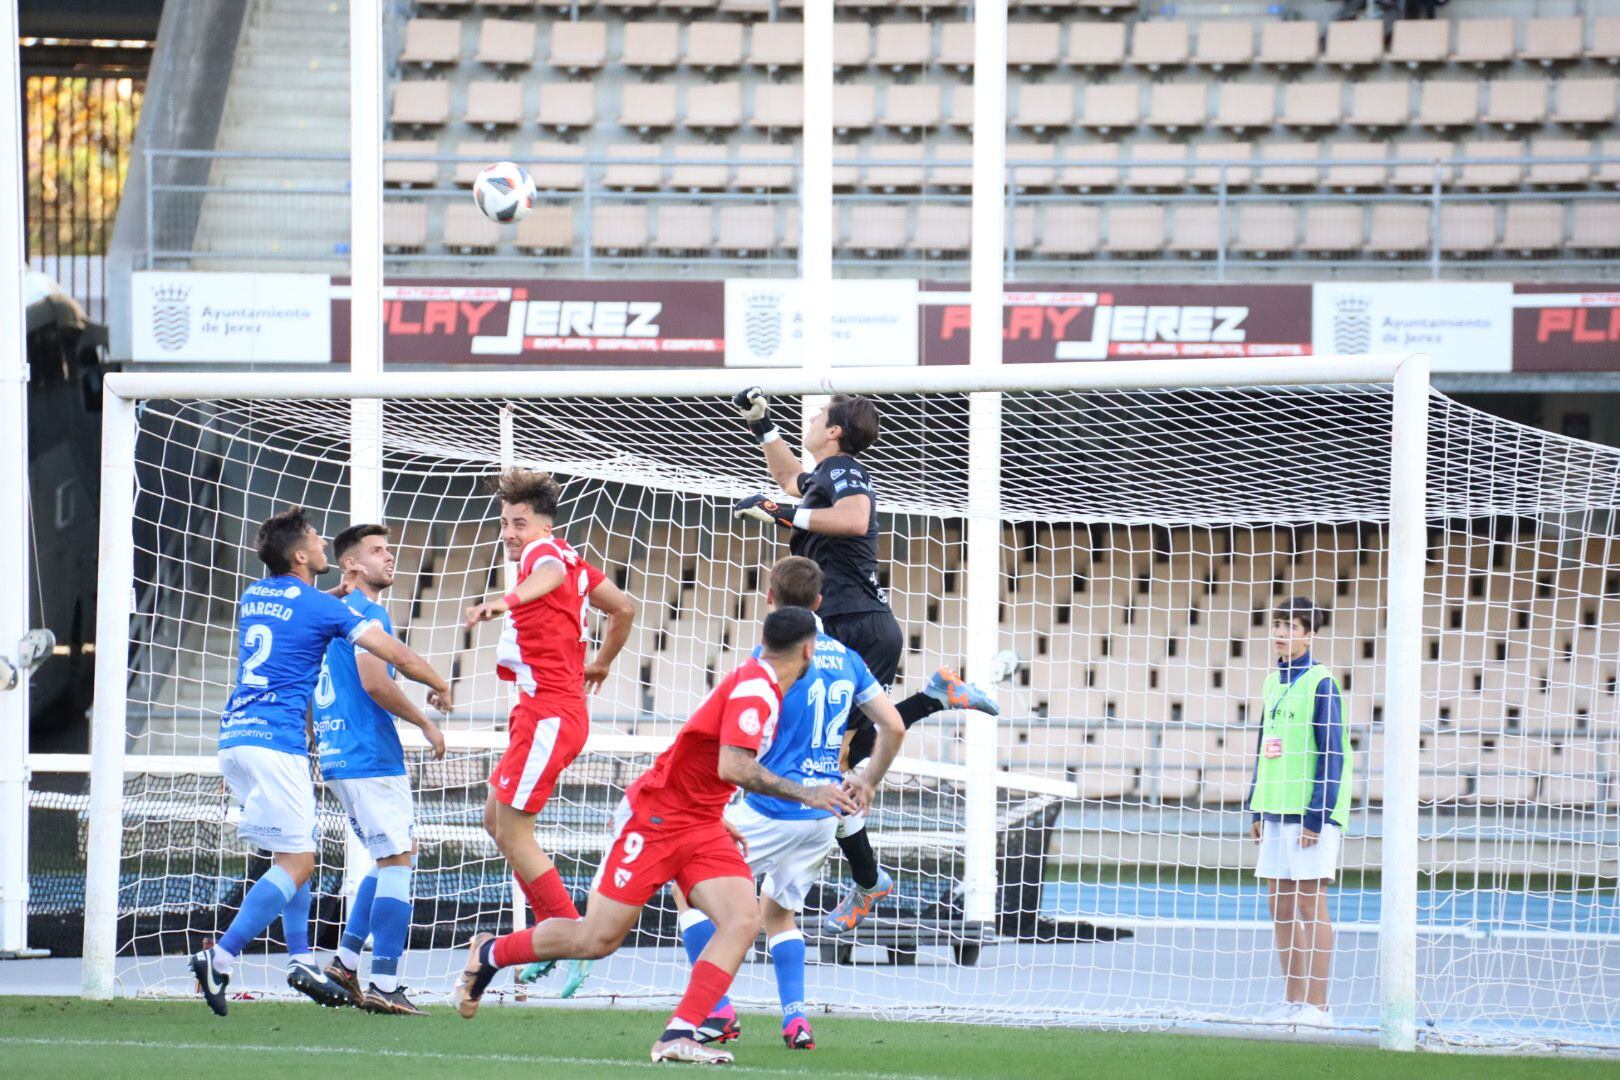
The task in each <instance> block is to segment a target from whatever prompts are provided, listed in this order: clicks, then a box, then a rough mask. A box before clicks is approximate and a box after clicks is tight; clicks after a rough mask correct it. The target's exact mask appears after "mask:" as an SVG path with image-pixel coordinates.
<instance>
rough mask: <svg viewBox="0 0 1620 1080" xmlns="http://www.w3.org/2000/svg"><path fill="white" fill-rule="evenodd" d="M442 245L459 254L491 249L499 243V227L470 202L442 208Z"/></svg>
mask: <svg viewBox="0 0 1620 1080" xmlns="http://www.w3.org/2000/svg"><path fill="white" fill-rule="evenodd" d="M443 241H444V246H445V247H446V248H448V249H449V250H451V251H454V252H457V253H459V254H463V255H468V254H472V253H473V252H477V251H493V250H494V249H495V248H497V247H499V246H500V243H501V227H500V226H499V225H497V224H496V223H495V222H493V221H491V220H490V219H489V218H487V217H485V216H484V213H483V211H481V210H479V209H478V207H476V206H474V205H473V204H472V203H470V202H453V203H451V204H450V205H449V206H447V207H445V208H444V236H443Z"/></svg>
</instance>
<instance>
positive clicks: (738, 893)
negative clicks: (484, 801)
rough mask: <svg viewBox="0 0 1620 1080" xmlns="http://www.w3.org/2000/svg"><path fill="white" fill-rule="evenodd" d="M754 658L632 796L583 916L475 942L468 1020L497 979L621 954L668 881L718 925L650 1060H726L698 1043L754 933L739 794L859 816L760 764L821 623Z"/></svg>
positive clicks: (781, 620)
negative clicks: (736, 826)
mask: <svg viewBox="0 0 1620 1080" xmlns="http://www.w3.org/2000/svg"><path fill="white" fill-rule="evenodd" d="M764 637H765V640H764V645H763V647H762V651H761V653H760V655H759V657H758V658H757V659H752V658H751V659H749V660H747V661H744V663H743V664H742V666H741V667H739V668H737V670H735V671H733V672H732V673H731V674H730V675H728V676H726V677H725V679H723V680H722V681H721V682H720V684H719V685H718V686H716V687H715V688H714V690H713V691H712V692H711V693H710V694H709V696H708V697H707V698H706V699H704V702H703V704H702V705H700V706H699V707H698V710H697V711H696V712H695V713H693V714H692V718H691V719H690V720H688V721H687V722H686V724H685V725H684V726H683V727H682V728H681V730H680V732H679V733H678V734H677V735H676V736H675V742H674V744H673V745H671V746H670V747H669V749H667V750H665V751H664V752H663V753H662V754H660V755H658V760H657V761H655V762H653V765H652V768H650V769H648V770H647V771H646V772H645V773H644V774H642V776H641V779H639V780H637V781H636V782H635V783H634V784H632V785H631V786H630V790H629V792H628V793H627V794H626V795H625V798H624V801H623V802H621V803H620V804H619V809H618V811H617V813H615V815H614V833H613V842H612V844H611V846H610V847H609V848H608V852H607V855H606V856H604V857H603V859H602V865H601V867H600V868H599V869H598V870H597V872H596V882H595V884H594V885H593V886H592V890H591V898H590V903H589V905H588V906H587V908H586V914H585V918H583V919H581V920H579V921H577V922H568V921H564V920H562V919H552V920H550V921H548V922H543V923H541V924H540V925H538V926H536V927H535V928H534V929H533V930H520V931H517V932H516V933H512V934H508V935H506V936H505V937H501V938H497V937H495V936H494V935H493V934H479V935H478V936H477V937H475V938H474V939H473V942H472V949H471V951H470V953H469V954H468V957H467V967H466V969H465V970H464V971H463V972H462V974H461V977H460V978H459V979H458V980H457V981H456V987H455V990H454V991H453V993H452V995H451V997H452V999H453V1000H454V1001H455V1003H456V1009H457V1011H458V1012H460V1013H461V1015H462V1016H465V1017H467V1018H469V1019H471V1018H472V1016H473V1015H474V1014H476V1013H477V1011H478V1001H479V998H480V997H482V996H483V993H484V990H485V989H486V988H487V987H488V986H489V983H490V980H491V979H493V978H494V977H495V973H496V971H498V970H499V969H500V968H503V967H509V966H511V965H513V964H522V963H529V962H532V961H535V960H545V959H556V958H565V957H566V958H573V957H579V958H587V959H595V958H598V957H603V956H607V955H608V954H609V953H611V952H613V950H614V949H617V948H618V947H619V943H620V942H621V941H623V940H624V937H625V935H626V934H628V933H629V932H630V931H631V929H632V928H633V927H634V926H635V925H636V920H637V919H638V918H639V917H640V915H641V908H642V906H643V905H645V904H646V903H647V901H648V900H650V899H652V897H653V896H654V895H655V894H656V893H657V892H658V890H660V889H662V888H663V887H664V886H665V885H667V884H668V883H670V882H671V881H673V882H675V883H676V884H677V885H678V886H680V889H681V891H682V892H683V893H685V894H686V896H687V898H688V900H689V901H690V902H691V904H692V906H693V907H695V908H697V909H698V910H700V911H702V912H703V913H704V914H705V915H707V916H708V917H709V918H710V920H712V921H713V923H714V925H715V932H714V936H713V937H712V938H711V939H710V940H709V944H708V945H707V946H706V947H705V948H704V950H703V953H702V955H701V956H700V957H699V958H698V960H697V962H696V963H695V964H693V965H692V977H691V981H690V982H689V983H688V984H687V988H686V994H685V996H683V997H682V998H681V1001H680V1004H679V1005H678V1006H676V1008H675V1014H674V1016H673V1017H671V1018H670V1021H669V1023H668V1024H667V1025H666V1027H665V1030H664V1033H663V1035H662V1036H661V1037H660V1038H659V1039H658V1041H657V1042H655V1043H654V1044H653V1047H652V1059H653V1060H654V1061H691V1062H701V1063H708V1064H719V1063H723V1062H728V1061H730V1060H731V1054H730V1053H728V1052H727V1051H725V1050H722V1049H720V1048H719V1047H718V1046H705V1045H703V1044H701V1043H699V1042H698V1041H697V1040H696V1039H695V1038H693V1036H694V1035H695V1034H696V1033H697V1029H698V1026H699V1025H700V1024H702V1023H703V1021H704V1020H706V1019H707V1018H708V1016H709V1014H710V1013H711V1012H712V1011H713V1010H714V1006H715V1003H716V1002H718V1001H719V1000H720V998H721V997H722V996H724V995H725V993H726V991H727V990H728V989H729V988H730V986H731V980H732V977H733V976H734V975H736V973H737V968H738V967H740V966H741V965H742V962H743V958H744V957H745V956H746V955H747V953H748V948H749V946H750V945H752V944H753V942H754V938H755V936H756V935H757V934H758V933H759V901H758V900H757V899H756V898H755V896H754V875H753V871H751V870H750V869H749V868H748V863H747V861H746V860H745V859H744V857H743V854H742V851H741V850H740V849H739V847H738V844H737V838H736V836H735V835H734V834H733V833H732V831H731V830H730V829H728V828H727V826H726V823H725V820H724V818H723V817H722V816H721V815H722V812H723V811H724V810H725V807H726V803H728V802H729V801H730V800H731V797H732V795H733V794H735V793H736V790H737V788H738V787H741V788H744V789H745V790H748V791H757V792H760V793H761V794H766V795H774V796H776V797H778V798H783V799H791V800H793V801H794V802H799V803H803V804H804V805H806V806H810V807H814V808H816V809H818V810H830V811H833V812H834V813H837V814H840V815H842V814H846V813H854V812H856V811H858V810H859V809H860V808H861V807H860V804H859V802H858V801H857V798H856V793H852V791H851V790H846V789H845V788H844V787H843V786H841V785H836V784H824V785H819V786H815V787H806V786H804V785H803V784H800V783H797V782H795V781H792V780H785V779H783V778H782V777H780V776H777V775H776V774H775V773H773V772H770V771H769V770H767V769H766V768H765V767H764V766H762V765H760V763H759V754H760V753H761V752H762V750H763V749H765V748H768V747H769V745H770V742H771V738H772V736H773V735H774V733H775V729H776V718H777V713H778V710H779V709H780V708H781V705H782V693H783V691H785V690H787V689H788V688H789V687H790V686H792V685H793V683H794V682H795V681H796V680H797V679H798V678H799V676H800V675H802V674H804V671H805V668H806V667H807V666H808V665H809V663H810V661H811V658H812V656H813V654H814V652H815V644H816V620H815V616H814V615H812V614H810V612H808V611H806V610H805V609H804V608H797V607H784V608H779V609H778V610H776V611H773V612H772V613H771V614H770V615H769V616H768V617H767V618H766V619H765V634H764Z"/></svg>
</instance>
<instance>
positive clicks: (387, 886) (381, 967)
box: [371, 866, 411, 991]
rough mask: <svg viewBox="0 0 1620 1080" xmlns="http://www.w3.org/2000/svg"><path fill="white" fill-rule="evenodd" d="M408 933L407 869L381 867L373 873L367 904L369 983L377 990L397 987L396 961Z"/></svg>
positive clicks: (409, 914) (397, 967)
mask: <svg viewBox="0 0 1620 1080" xmlns="http://www.w3.org/2000/svg"><path fill="white" fill-rule="evenodd" d="M410 933H411V868H410V867H408V866H384V867H382V868H381V869H379V870H378V871H377V896H376V899H374V900H373V901H372V902H371V981H372V982H374V983H376V984H377V989H379V990H383V991H392V990H395V989H397V988H398V987H399V958H400V957H401V956H403V955H404V954H405V940H406V938H408V937H409V936H410Z"/></svg>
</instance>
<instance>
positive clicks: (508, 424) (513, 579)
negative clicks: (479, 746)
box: [500, 403, 529, 1001]
mask: <svg viewBox="0 0 1620 1080" xmlns="http://www.w3.org/2000/svg"><path fill="white" fill-rule="evenodd" d="M500 424H501V472H503V473H504V472H506V470H508V469H510V468H512V467H513V466H514V465H516V464H517V410H516V408H514V407H513V406H512V405H511V404H510V403H508V404H505V405H502V406H501V416H500ZM501 560H502V567H501V588H502V589H503V590H504V591H505V592H508V593H510V592H511V591H512V590H513V589H515V588H517V583H518V582H517V572H518V568H517V563H515V562H513V561H512V560H511V559H508V558H507V557H506V552H505V550H504V549H503V550H502V552H501ZM500 685H501V686H502V687H503V688H504V687H505V686H506V684H505V683H501V684H500ZM502 696H503V698H504V699H505V700H504V704H505V705H506V706H507V707H508V708H510V706H511V694H510V693H509V692H503V695H502ZM528 925H529V901H528V898H527V897H525V896H524V895H523V886H522V884H521V883H520V882H519V881H518V877H517V875H516V874H513V875H512V930H513V932H516V931H518V930H522V929H523V928H524V927H525V926H528ZM528 996H529V992H528V988H527V987H526V986H524V984H522V983H518V984H517V998H518V1000H519V1001H527V1000H528Z"/></svg>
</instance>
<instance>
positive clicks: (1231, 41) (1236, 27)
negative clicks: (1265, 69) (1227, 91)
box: [1192, 19, 1254, 71]
mask: <svg viewBox="0 0 1620 1080" xmlns="http://www.w3.org/2000/svg"><path fill="white" fill-rule="evenodd" d="M1253 60H1254V24H1253V23H1251V22H1249V21H1248V20H1247V19H1211V20H1207V21H1205V22H1202V23H1199V24H1198V48H1197V50H1196V51H1195V52H1194V53H1193V56H1192V62H1193V63H1194V64H1196V65H1198V66H1199V67H1206V68H1209V69H1210V70H1211V71H1225V70H1226V69H1227V68H1230V67H1242V66H1244V65H1245V64H1248V63H1251V62H1253Z"/></svg>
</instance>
